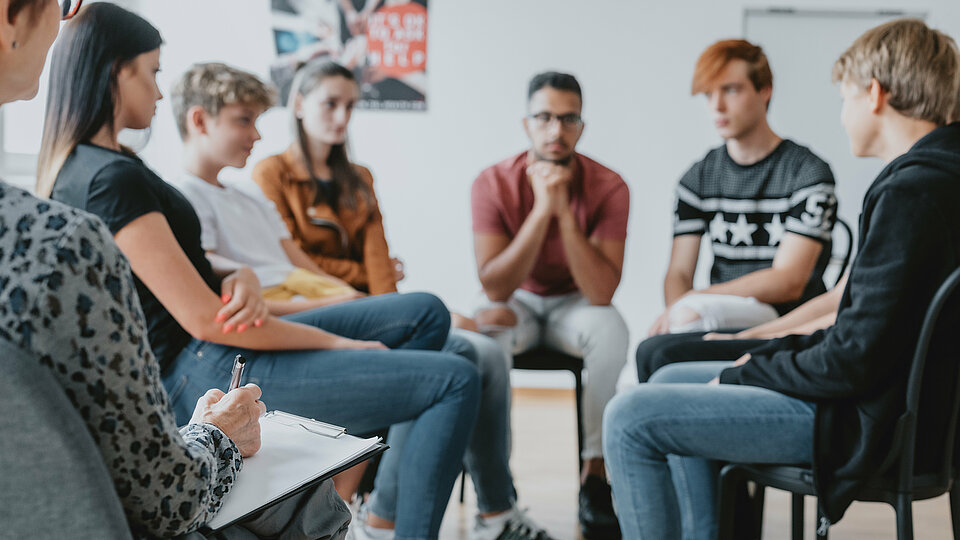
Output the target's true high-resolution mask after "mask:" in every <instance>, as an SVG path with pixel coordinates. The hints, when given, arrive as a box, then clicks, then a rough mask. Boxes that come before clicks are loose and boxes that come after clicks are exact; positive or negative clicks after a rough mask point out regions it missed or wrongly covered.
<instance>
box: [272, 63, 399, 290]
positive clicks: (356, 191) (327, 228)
mask: <svg viewBox="0 0 960 540" xmlns="http://www.w3.org/2000/svg"><path fill="white" fill-rule="evenodd" d="M357 95H358V90H357V84H356V82H355V81H354V77H353V73H352V72H351V71H350V70H349V69H347V68H345V67H343V66H341V65H339V64H337V63H335V62H328V61H314V62H310V63H308V64H306V65H304V66H303V67H301V68H300V70H299V71H297V74H296V76H295V77H294V79H293V84H292V86H291V90H290V100H289V103H290V110H291V111H292V114H293V125H294V142H293V144H291V145H290V147H289V148H287V150H286V151H285V152H284V153H282V154H279V155H275V156H270V157H268V158H266V159H264V160H263V161H261V162H260V163H258V164H257V165H256V167H254V169H253V179H254V181H255V182H256V183H257V184H258V185H259V186H260V189H262V190H263V193H264V194H265V195H266V196H267V198H268V199H270V200H271V201H273V203H274V204H275V205H276V206H277V210H278V211H279V212H280V216H281V217H282V218H283V220H284V222H286V224H287V228H288V229H289V230H290V234H291V236H292V237H293V239H294V240H296V241H297V243H299V244H300V247H301V248H303V250H304V251H305V252H306V253H307V254H308V255H309V256H310V257H311V258H312V259H313V261H314V262H316V263H317V265H319V266H320V268H321V269H323V270H324V271H325V272H327V273H329V274H332V275H334V276H336V277H338V278H340V279H342V280H344V281H346V282H347V283H349V284H350V285H352V286H353V287H354V288H356V289H359V290H362V291H366V292H369V293H370V294H383V293H389V292H396V290H397V281H398V280H399V279H402V270H401V269H400V266H399V261H397V260H396V259H392V258H391V257H390V252H389V248H388V247H387V241H386V238H385V236H384V232H383V218H382V216H381V214H380V208H379V206H378V205H377V198H376V196H375V195H374V191H373V175H371V174H370V171H369V170H368V169H367V168H366V167H363V166H361V165H357V164H355V163H351V162H350V159H349V157H348V155H347V125H348V124H349V123H350V116H351V114H352V113H353V106H354V104H355V102H356V101H357Z"/></svg>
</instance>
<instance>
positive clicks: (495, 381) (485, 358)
mask: <svg viewBox="0 0 960 540" xmlns="http://www.w3.org/2000/svg"><path fill="white" fill-rule="evenodd" d="M473 348H474V350H475V351H476V354H477V364H478V365H479V366H480V374H481V375H482V377H483V380H484V385H485V386H486V385H499V386H507V385H509V381H510V369H509V368H508V366H509V364H510V359H509V358H507V354H506V353H505V352H504V350H503V348H502V347H501V346H500V344H499V343H497V341H496V340H495V339H493V338H491V337H488V336H484V335H482V334H477V335H476V338H475V339H474V341H473Z"/></svg>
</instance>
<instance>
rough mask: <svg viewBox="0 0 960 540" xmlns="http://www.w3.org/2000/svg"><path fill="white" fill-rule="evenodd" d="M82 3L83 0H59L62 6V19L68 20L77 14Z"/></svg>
mask: <svg viewBox="0 0 960 540" xmlns="http://www.w3.org/2000/svg"><path fill="white" fill-rule="evenodd" d="M82 3H83V0H57V4H59V6H60V20H61V21H66V20H68V19H70V18H72V17H73V16H74V15H76V14H77V11H79V10H80V4H82Z"/></svg>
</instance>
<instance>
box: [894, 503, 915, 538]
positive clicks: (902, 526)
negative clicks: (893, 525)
mask: <svg viewBox="0 0 960 540" xmlns="http://www.w3.org/2000/svg"><path fill="white" fill-rule="evenodd" d="M895 509H896V511H897V540H913V495H911V494H910V493H901V494H899V495H897V506H896V508H895Z"/></svg>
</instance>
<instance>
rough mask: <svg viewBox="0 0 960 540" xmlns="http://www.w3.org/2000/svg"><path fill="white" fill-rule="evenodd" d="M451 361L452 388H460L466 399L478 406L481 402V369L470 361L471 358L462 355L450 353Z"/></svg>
mask: <svg viewBox="0 0 960 540" xmlns="http://www.w3.org/2000/svg"><path fill="white" fill-rule="evenodd" d="M448 356H449V359H450V361H449V362H448V363H447V365H446V368H447V370H448V373H449V376H450V381H451V388H453V389H454V390H460V392H461V393H462V394H463V395H464V401H467V402H473V403H475V404H476V405H477V406H478V407H479V404H480V370H479V368H478V367H477V366H476V365H474V364H472V363H470V361H469V360H467V359H465V358H462V357H460V356H457V355H454V354H451V355H448Z"/></svg>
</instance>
